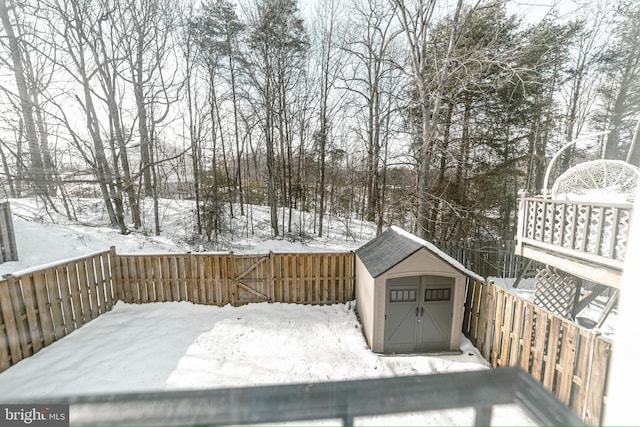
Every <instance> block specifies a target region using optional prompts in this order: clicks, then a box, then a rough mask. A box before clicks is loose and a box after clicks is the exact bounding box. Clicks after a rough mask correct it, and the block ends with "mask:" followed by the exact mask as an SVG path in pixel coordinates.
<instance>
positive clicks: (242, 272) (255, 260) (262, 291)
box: [233, 255, 273, 305]
mask: <svg viewBox="0 0 640 427" xmlns="http://www.w3.org/2000/svg"><path fill="white" fill-rule="evenodd" d="M233 261H234V263H235V266H234V267H235V269H234V271H235V272H236V274H235V276H234V278H233V285H234V287H235V288H236V292H235V296H236V304H237V305H242V304H249V303H252V302H265V301H273V295H272V294H271V293H272V290H271V289H272V287H271V286H270V285H271V257H270V256H269V255H264V256H256V255H235V256H234V257H233Z"/></svg>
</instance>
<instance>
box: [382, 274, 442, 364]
mask: <svg viewBox="0 0 640 427" xmlns="http://www.w3.org/2000/svg"><path fill="white" fill-rule="evenodd" d="M454 284H455V279H453V278H451V277H443V276H408V277H398V278H394V279H389V280H387V289H386V303H385V329H384V352H385V353H414V352H429V351H445V350H449V346H450V342H451V322H452V318H453V290H454Z"/></svg>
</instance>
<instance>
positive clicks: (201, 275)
mask: <svg viewBox="0 0 640 427" xmlns="http://www.w3.org/2000/svg"><path fill="white" fill-rule="evenodd" d="M353 263H354V260H353V254H352V253H295V254H292V253H288V254H281V253H279V254H275V253H271V254H268V255H235V254H233V253H231V254H219V255H218V254H176V255H173V254H168V255H118V256H117V257H116V281H117V282H118V283H120V284H121V286H122V289H123V296H124V301H125V302H132V303H140V302H143V303H144V302H152V301H153V302H156V301H191V302H193V303H196V304H211V305H226V304H232V305H235V306H237V305H242V304H247V303H251V302H264V301H269V302H287V303H302V304H333V303H343V302H347V301H351V300H352V299H353V298H354V267H353V265H354V264H353Z"/></svg>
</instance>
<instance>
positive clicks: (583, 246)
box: [516, 197, 633, 271]
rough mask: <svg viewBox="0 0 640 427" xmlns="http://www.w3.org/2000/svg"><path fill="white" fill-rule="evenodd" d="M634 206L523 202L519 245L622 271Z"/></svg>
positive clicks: (520, 248)
mask: <svg viewBox="0 0 640 427" xmlns="http://www.w3.org/2000/svg"><path fill="white" fill-rule="evenodd" d="M632 208H633V205H621V204H604V203H595V202H594V203H592V202H573V201H560V200H554V199H545V198H538V197H529V198H524V199H521V201H520V212H519V217H518V235H517V240H518V246H517V248H516V251H517V253H518V254H520V255H526V254H524V253H523V247H525V246H530V247H534V248H536V249H538V250H542V251H546V252H552V253H555V254H558V255H560V256H564V257H567V258H570V259H575V260H578V261H582V262H585V263H588V264H592V265H601V266H604V267H607V268H610V269H612V270H618V271H622V267H623V264H624V258H625V253H626V249H627V238H628V234H629V223H630V219H631V212H632Z"/></svg>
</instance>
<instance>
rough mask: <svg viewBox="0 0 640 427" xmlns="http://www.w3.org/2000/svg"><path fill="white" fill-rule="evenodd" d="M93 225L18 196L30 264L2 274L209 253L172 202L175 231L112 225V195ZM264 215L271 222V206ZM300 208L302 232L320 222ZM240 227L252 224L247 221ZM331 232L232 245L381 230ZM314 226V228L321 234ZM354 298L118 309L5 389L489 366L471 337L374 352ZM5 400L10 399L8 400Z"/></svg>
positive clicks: (285, 379)
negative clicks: (443, 349)
mask: <svg viewBox="0 0 640 427" xmlns="http://www.w3.org/2000/svg"><path fill="white" fill-rule="evenodd" d="M75 206H76V210H77V212H78V216H79V219H80V222H81V223H82V225H81V224H78V223H73V222H69V221H67V220H65V219H63V218H62V217H60V216H58V215H56V216H53V220H54V221H52V219H51V218H50V217H49V216H48V215H47V214H46V213H44V212H43V210H42V209H41V208H40V207H39V206H38V204H37V203H36V202H35V201H34V200H28V199H20V200H11V208H12V211H13V213H14V226H15V230H16V240H17V246H18V250H19V256H20V261H18V262H8V263H5V264H2V265H0V274H6V273H14V272H17V271H18V270H24V269H30V268H33V267H37V266H38V265H41V264H44V263H50V262H55V261H60V260H64V259H68V258H73V257H76V256H79V255H84V254H88V253H92V252H95V251H99V250H104V249H107V248H109V247H110V246H116V248H117V250H118V252H120V253H141V252H146V253H151V252H155V253H158V252H176V251H186V250H198V249H199V248H194V247H192V246H191V245H190V244H189V243H188V242H189V240H190V238H191V233H192V232H191V230H192V228H193V224H192V223H191V222H190V221H191V219H190V218H191V217H192V215H191V212H190V210H191V209H192V205H191V204H190V203H189V202H182V201H163V203H162V212H163V234H162V235H161V236H159V237H156V236H152V235H150V233H145V232H134V233H132V234H130V235H127V236H123V235H120V234H118V233H117V231H116V230H113V229H112V228H109V227H108V226H107V219H106V218H105V217H104V215H103V214H102V213H101V210H100V202H99V201H96V200H89V199H85V200H78V201H76V203H75ZM252 215H254V219H257V220H258V221H261V220H262V219H261V218H263V221H267V220H268V219H267V218H268V211H267V210H266V209H265V208H260V207H253V212H252ZM305 215H308V214H300V213H296V220H295V221H294V226H295V227H297V230H298V231H300V230H301V231H302V232H300V233H299V236H305V235H307V234H306V233H305V230H306V229H307V227H309V223H310V221H308V222H306V221H307V220H308V218H307V219H305ZM238 224H241V222H240V221H238ZM326 225H327V226H326V230H327V232H326V237H324V238H323V239H311V238H306V239H295V241H292V240H286V239H282V240H274V239H271V236H270V235H269V234H268V233H269V232H268V222H266V226H264V227H255V228H256V233H255V234H254V235H251V236H249V237H247V236H246V230H242V229H241V228H237V229H234V232H233V234H232V236H231V237H229V238H227V241H226V242H224V243H223V244H221V248H220V249H224V250H234V251H236V252H239V253H240V252H244V253H257V252H260V251H269V250H274V251H278V250H280V251H284V250H288V251H296V250H297V251H303V250H304V251H310V250H316V251H327V250H350V249H354V248H357V247H359V246H360V245H362V244H364V243H365V242H366V241H368V240H369V239H370V238H372V237H373V236H374V234H375V229H374V228H373V226H371V225H370V224H366V223H359V222H356V221H352V222H345V221H341V220H338V219H335V218H333V219H330V220H329V221H328V223H327V224H326ZM309 234H310V233H309ZM352 304H353V303H351V304H342V305H331V306H322V307H320V306H302V305H290V304H268V303H263V304H250V305H247V306H243V307H237V308H234V307H230V306H225V307H210V306H198V305H193V304H190V303H186V302H181V303H154V304H145V305H133V304H124V303H118V304H117V305H116V306H115V307H114V309H113V310H112V311H111V312H109V313H106V314H104V315H102V316H100V317H99V318H97V319H95V320H93V321H92V322H90V323H89V324H87V325H85V326H83V327H82V328H80V329H79V330H77V331H75V332H73V333H71V334H70V335H69V336H67V337H65V338H64V339H62V340H60V341H58V342H56V343H54V344H53V345H51V346H49V347H47V348H45V349H43V350H41V351H40V352H39V353H37V354H36V355H34V356H32V357H30V358H27V359H25V360H23V361H21V362H19V363H18V364H16V365H15V366H13V367H11V368H10V369H8V370H7V371H5V372H3V373H0V397H4V396H7V397H8V398H10V399H12V400H13V399H16V398H24V399H29V398H35V397H38V396H55V395H73V394H86V393H108V392H124V391H140V390H142V391H144V390H161V389H198V388H211V387H233V386H250V385H258V384H278V383H300V382H315V381H329V380H345V379H356V378H358V379H360V378H374V377H388V376H398V375H412V374H431V373H442V372H454V371H468V370H478V369H488V363H487V362H486V361H485V360H484V359H483V358H482V357H481V356H480V355H479V352H478V351H477V350H476V349H475V348H474V347H473V346H472V345H471V344H470V343H469V341H467V340H466V339H465V338H464V337H463V346H462V350H463V352H462V354H459V355H453V356H422V355H421V356H401V357H390V356H383V355H378V354H375V353H372V352H371V351H370V350H369V349H368V347H367V345H366V342H365V340H364V338H363V335H362V331H361V327H360V324H359V322H358V320H357V317H356V314H355V312H354V308H353V306H352ZM0 400H1V399H0ZM473 416H474V411H473V409H462V410H461V409H457V410H449V411H442V412H438V413H431V414H427V415H425V414H408V415H402V416H395V417H376V418H368V419H364V420H356V422H359V423H361V424H366V425H372V424H375V425H383V424H387V425H389V424H391V425H469V424H472V423H473ZM493 423H494V424H498V425H501V424H502V425H528V424H532V422H531V420H530V419H529V418H528V417H527V416H526V415H524V414H523V413H522V411H520V410H519V409H517V408H514V407H511V406H507V407H497V408H494V412H493Z"/></svg>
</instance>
